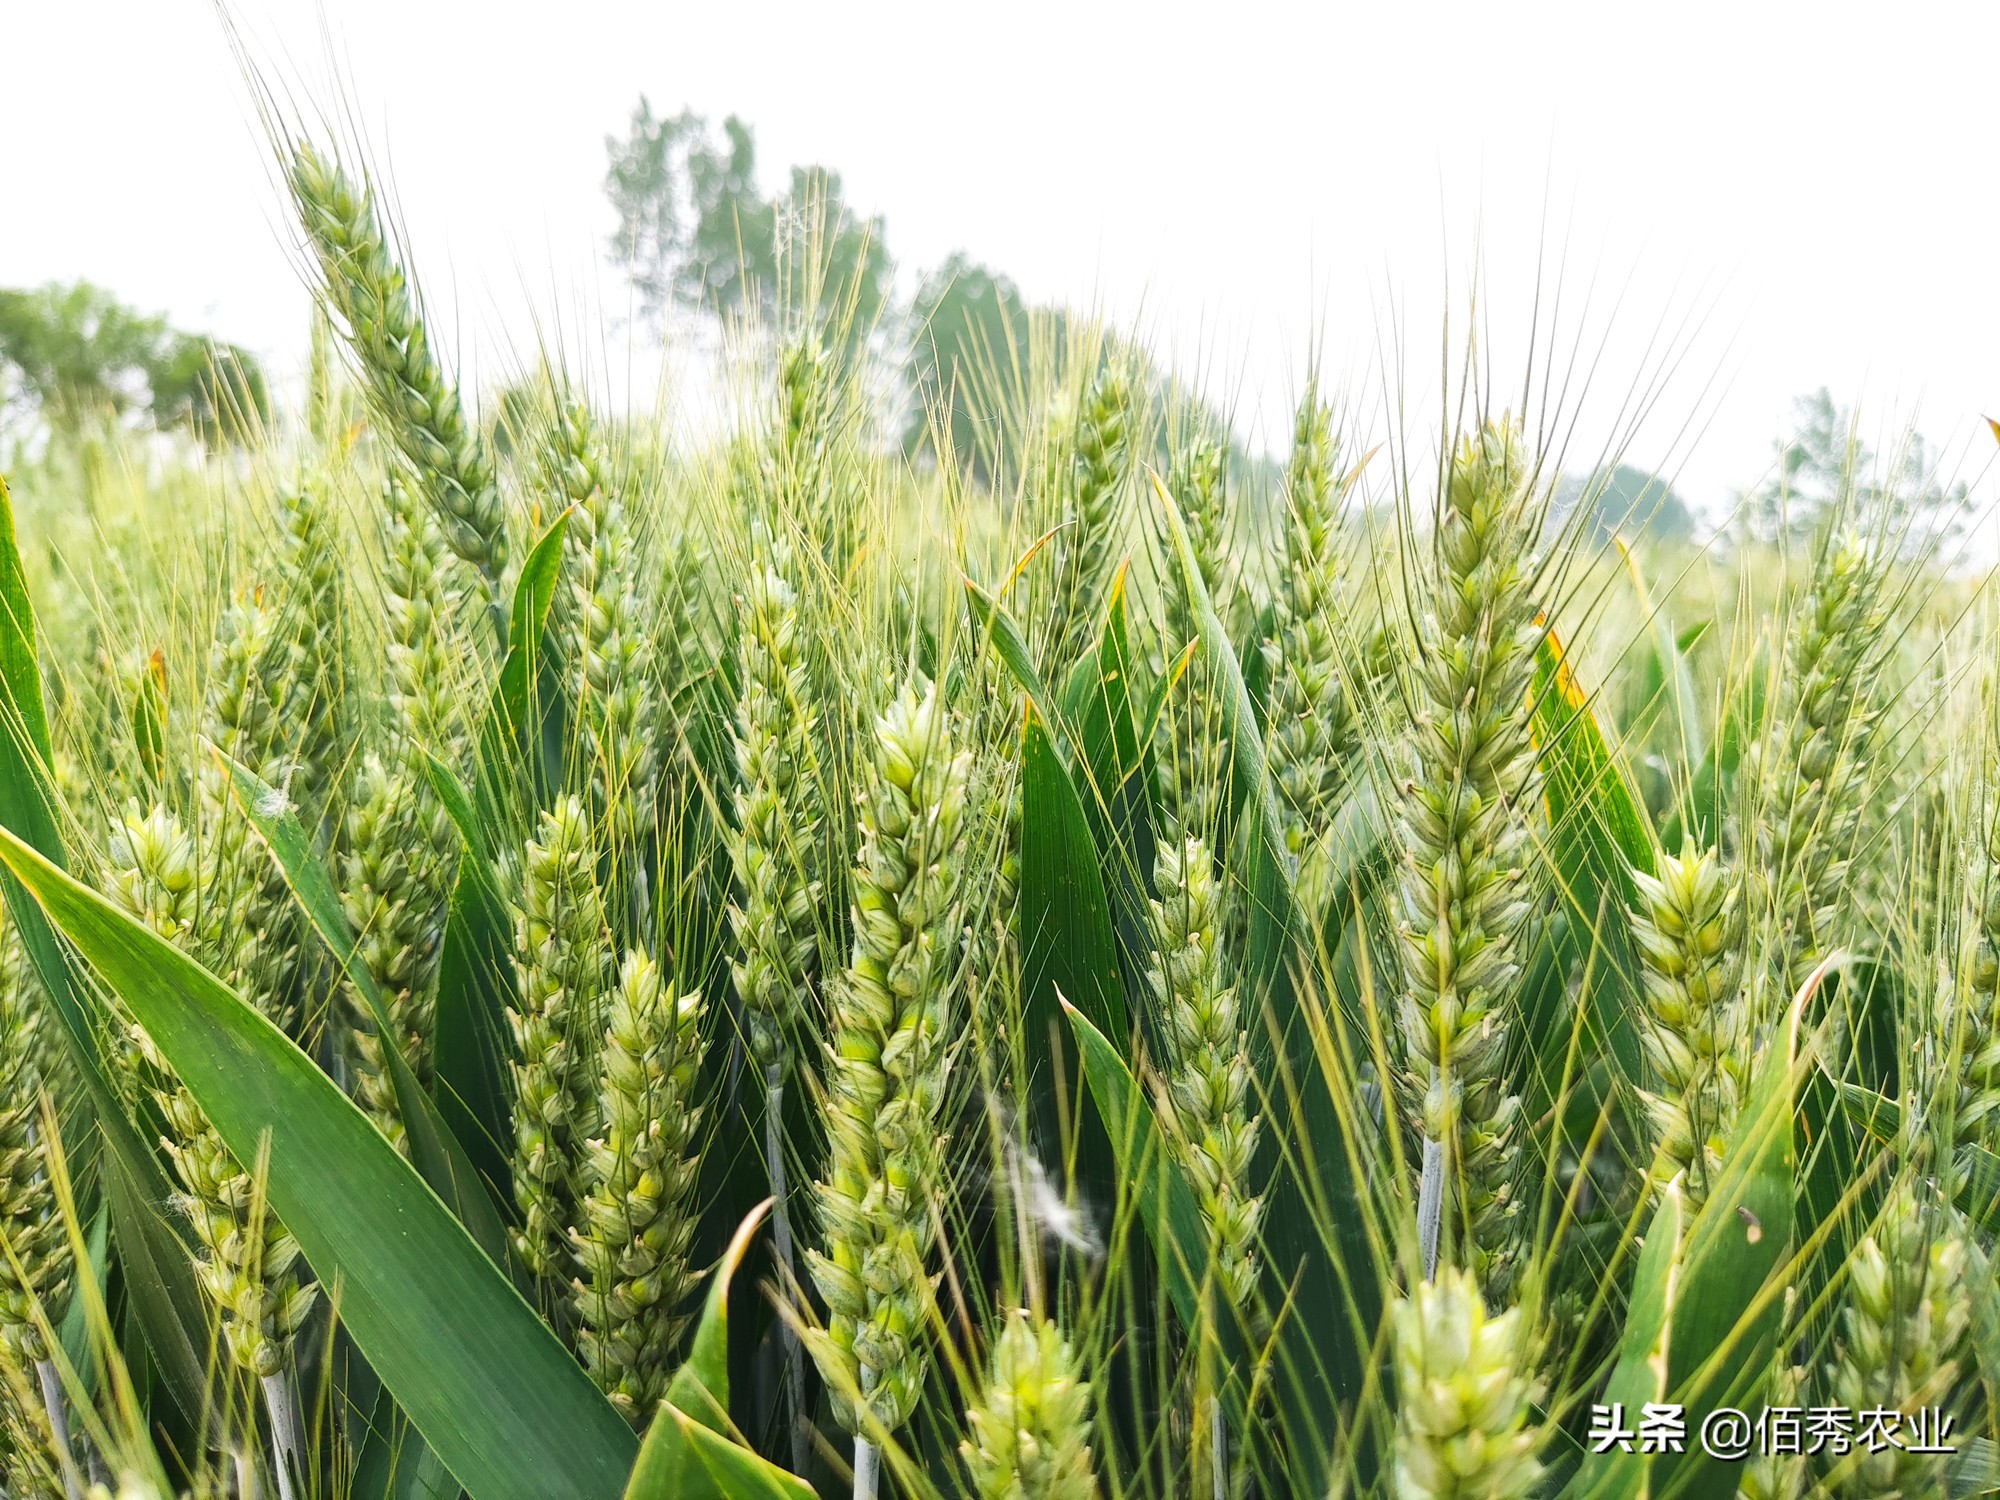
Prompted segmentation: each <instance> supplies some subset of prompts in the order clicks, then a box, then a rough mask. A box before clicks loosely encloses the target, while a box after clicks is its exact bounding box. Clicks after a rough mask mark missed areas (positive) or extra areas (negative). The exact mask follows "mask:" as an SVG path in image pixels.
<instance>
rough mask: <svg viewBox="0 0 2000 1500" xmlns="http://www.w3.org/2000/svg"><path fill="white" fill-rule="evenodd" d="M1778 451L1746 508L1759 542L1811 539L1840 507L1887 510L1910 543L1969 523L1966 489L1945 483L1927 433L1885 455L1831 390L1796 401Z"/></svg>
mask: <svg viewBox="0 0 2000 1500" xmlns="http://www.w3.org/2000/svg"><path fill="white" fill-rule="evenodd" d="M1773 446H1774V449H1775V459H1776V461H1775V462H1774V464H1773V465H1772V470H1771V473H1770V475H1769V476H1768V477H1767V478H1766V479H1765V480H1764V482H1763V483H1762V484H1760V485H1759V486H1758V487H1757V488H1756V489H1754V490H1752V491H1750V492H1749V493H1748V494H1747V495H1745V496H1743V500H1742V507H1741V514H1742V522H1743V525H1744V527H1745V528H1746V529H1747V530H1748V531H1749V533H1750V535H1752V536H1753V537H1756V538H1758V539H1760V540H1763V541H1781V540H1784V539H1787V538H1791V539H1800V538H1804V537H1808V536H1811V535H1812V534H1813V533H1814V532H1815V531H1816V530H1817V529H1818V528H1819V525H1820V522H1821V520H1822V519H1823V518H1824V517H1825V516H1826V514H1827V513H1828V511H1829V510H1831V509H1832V508H1833V507H1834V506H1836V505H1840V504H1851V505H1858V506H1862V507H1866V508H1876V507H1881V508H1883V509H1884V511H1885V513H1887V514H1890V515H1893V517H1894V519H1895V524H1896V525H1898V526H1899V527H1900V529H1901V530H1903V531H1904V532H1905V533H1906V534H1907V539H1908V543H1909V544H1911V545H1916V544H1920V543H1922V542H1924V541H1925V540H1927V539H1928V540H1933V541H1937V542H1943V541H1947V540H1949V539H1951V538H1953V537H1955V536H1957V535H1958V534H1959V533H1960V532H1961V531H1963V530H1964V528H1965V525H1966V523H1967V521H1968V519H1969V505H1968V497H1967V492H1966V487H1965V485H1964V484H1963V483H1958V484H1952V485H1946V484H1944V483H1943V482H1941V481H1940V479H1939V478H1938V472H1937V470H1938V453H1937V450H1936V449H1935V448H1934V447H1933V446H1932V445H1931V444H1930V443H1929V442H1928V441H1927V440H1926V439H1925V437H1924V435H1923V434H1922V433H1921V432H1918V431H1917V430H1916V429H1915V428H1914V427H1913V428H1910V429H1909V430H1908V431H1907V432H1905V433H1904V434H1903V435H1902V436H1901V438H1899V439H1898V441H1897V443H1896V446H1895V448H1894V450H1893V451H1892V452H1889V453H1886V454H1878V453H1877V452H1876V451H1875V450H1874V449H1872V448H1870V447H1869V446H1868V444H1866V443H1865V442H1863V441H1862V440H1861V434H1860V430H1859V428H1858V427H1857V426H1856V424H1855V420H1854V413H1853V411H1852V409H1851V408H1849V407H1846V406H1841V405H1838V404H1836V403H1835V401H1834V399H1833V395H1832V393H1831V392H1830V391H1828V390H1827V388H1826V387H1825V386H1821V387H1820V388H1819V389H1818V390H1816V391H1814V392H1813V393H1812V394H1811V395H1808V396H1800V397H1798V398H1796V399H1795V400H1794V401H1793V402H1792V423H1791V431H1790V433H1788V434H1787V435H1786V436H1785V437H1782V438H1780V439H1778V440H1777V442H1776V443H1775V444H1774V445H1773Z"/></svg>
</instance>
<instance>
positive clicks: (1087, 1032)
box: [1063, 1005, 1240, 1357]
mask: <svg viewBox="0 0 2000 1500" xmlns="http://www.w3.org/2000/svg"><path fill="white" fill-rule="evenodd" d="M1063 1010H1064V1013H1065V1015H1066V1016H1067V1018H1068V1020H1069V1024H1070V1029H1071V1031H1072V1032H1073V1033H1074V1035H1075V1037H1076V1042H1077V1050H1078V1053H1079V1055H1080V1056H1081V1058H1082V1061H1083V1076H1084V1080H1085V1082H1087V1083H1088V1084H1089V1085H1090V1094H1091V1098H1092V1099H1094V1100H1095V1101H1096V1103H1097V1110H1098V1113H1099V1114H1100V1115H1102V1116H1103V1118H1104V1122H1105V1125H1106V1127H1107V1128H1108V1129H1109V1131H1110V1134H1111V1145H1112V1149H1113V1150H1114V1151H1115V1152H1116V1153H1117V1156H1118V1170H1119V1175H1120V1176H1121V1177H1123V1178H1124V1179H1125V1180H1126V1182H1128V1183H1129V1184H1131V1192H1132V1199H1133V1203H1134V1206H1135V1208H1136V1210H1137V1213H1138V1216H1139V1223H1140V1226H1141V1227H1142V1228H1143V1229H1144V1230H1145V1231H1146V1238H1147V1240H1148V1241H1149V1242H1150V1243H1151V1245H1152V1247H1153V1258H1154V1260H1155V1261H1156V1263H1157V1264H1158V1265H1159V1267H1160V1269H1161V1271H1162V1272H1163V1274H1164V1275H1165V1277H1166V1282H1167V1295H1168V1296H1169V1297H1171V1298H1172V1299H1173V1304H1174V1311H1175V1312H1177V1313H1179V1314H1180V1316H1181V1320H1182V1322H1183V1323H1184V1324H1185V1325H1186V1326H1187V1327H1189V1328H1195V1327H1198V1326H1199V1325H1200V1322H1201V1298H1202V1281H1203V1278H1204V1277H1205V1276H1206V1274H1207V1270H1208V1258H1209V1257H1208V1227H1207V1225H1206V1224H1204V1223H1203V1222H1202V1217H1201V1207H1200V1204H1199V1203H1198V1202H1197V1201H1196V1199H1195V1195H1194V1189H1193V1188H1191V1187H1189V1186H1188V1182H1187V1177H1186V1175H1185V1174H1184V1173H1183V1172H1182V1171H1181V1168H1180V1165H1179V1163H1177V1162H1176V1161H1175V1160H1174V1157H1173V1153H1172V1152H1171V1151H1170V1150H1169V1149H1168V1148H1167V1141H1166V1139H1165V1137H1164V1136H1162V1134H1161V1133H1160V1129H1159V1124H1158V1122H1157V1121H1156V1120H1155V1119H1154V1117H1153V1106H1152V1104H1151V1102H1150V1101H1149V1100H1148V1099H1147V1097H1146V1093H1145V1090H1144V1089H1142V1088H1141V1087H1140V1086H1139V1080H1138V1079H1136V1078H1134V1077H1133V1076H1132V1070H1131V1068H1130V1067H1128V1066H1127V1064H1126V1062H1125V1059H1124V1057H1123V1056H1121V1055H1120V1054H1119V1051H1118V1049H1117V1048H1116V1047H1114V1046H1113V1045H1112V1044H1111V1042H1110V1040H1109V1039H1108V1038H1106V1037H1105V1035H1104V1033H1103V1032H1101V1031H1099V1030H1098V1029H1097V1028H1096V1027H1095V1026H1093V1025H1091V1024H1090V1021H1089V1019H1088V1018H1087V1017H1086V1016H1085V1015H1084V1014H1083V1013H1082V1012H1081V1011H1079V1010H1078V1009H1077V1008H1076V1007H1075V1006H1073V1005H1065V1006H1064V1007H1063ZM1227 1331H1228V1332H1233V1331H1234V1330H1233V1329H1231V1330H1227ZM1235 1353H1240V1345H1239V1347H1238V1348H1237V1349H1236V1350H1234V1351H1232V1357H1234V1354H1235Z"/></svg>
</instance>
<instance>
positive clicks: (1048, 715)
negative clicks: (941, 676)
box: [965, 578, 1060, 724]
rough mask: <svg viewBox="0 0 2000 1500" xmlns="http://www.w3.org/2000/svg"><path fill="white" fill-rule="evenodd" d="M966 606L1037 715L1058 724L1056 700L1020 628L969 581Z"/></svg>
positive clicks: (997, 602)
mask: <svg viewBox="0 0 2000 1500" xmlns="http://www.w3.org/2000/svg"><path fill="white" fill-rule="evenodd" d="M965 606H966V608H967V609H968V610H970V611H971V613H972V626H973V629H974V630H976V631H977V632H978V633H979V634H980V635H981V636H983V637H984V638H985V639H986V640H987V642H988V643H989V644H991V646H992V647H993V649H994V650H995V651H996V652H998V653H999V656H1000V660H1001V661H1002V662H1004V663H1005V664H1006V667H1007V670H1008V671H1010V672H1012V673H1013V674H1014V680H1015V681H1016V682H1018V683H1020V684H1021V690H1022V691H1023V692H1025V693H1026V694H1027V695H1028V701H1029V702H1030V703H1032V704H1034V706H1035V712H1036V713H1038V714H1040V715H1041V716H1042V721H1043V722H1044V723H1047V724H1055V723H1059V722H1060V721H1059V720H1058V719H1057V717H1056V710H1055V700H1054V699H1053V698H1051V697H1050V696H1049V690H1048V685H1047V684H1046V683H1044V682H1043V681H1042V674H1041V673H1040V672H1039V671H1037V670H1036V669H1035V658H1034V656H1033V655H1032V654H1031V653H1030V652H1029V650H1028V642H1027V640H1026V638H1025V637H1023V636H1022V634H1021V627H1020V626H1019V625H1017V624H1015V623H1014V617H1013V616H1012V615H1010V614H1008V613H1007V609H1006V606H1004V605H1002V604H1001V603H1000V602H999V601H998V600H996V599H994V597H993V596H992V595H991V594H989V593H987V592H986V590H984V589H982V588H981V587H980V586H979V585H978V584H976V583H974V582H973V581H972V580H971V579H970V578H968V579H966V580H965Z"/></svg>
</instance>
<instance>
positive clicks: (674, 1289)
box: [573, 953, 702, 1426]
mask: <svg viewBox="0 0 2000 1500" xmlns="http://www.w3.org/2000/svg"><path fill="white" fill-rule="evenodd" d="M701 1012H702V998H701V992H700V991H699V990H695V991H691V992H690V993H687V994H684V995H683V994H676V993H674V991H673V990H671V989H670V988H668V986H667V984H666V982H665V978H664V976H663V975H662V974H661V973H660V970H659V967H658V966H657V965H656V964H655V963H654V962H653V961H652V959H650V958H648V957H646V956H645V955H644V954H642V953H633V954H628V955H627V956H626V959H625V963H624V966H623V967H622V968H621V969H620V971H619V975H618V982H617V985H616V986H615V987H614V989H613V990H612V995H611V1015H610V1020H609V1024H608V1025H607V1026H606V1028H605V1034H604V1050H603V1057H602V1067H601V1072H602V1075H603V1080H604V1081H603V1084H602V1091H601V1103H600V1114H601V1116H602V1118H603V1120H604V1133H603V1135H602V1136H601V1137H600V1138H599V1139H597V1140H593V1141H592V1142H590V1144H589V1147H588V1150H587V1154H586V1160H585V1165H584V1180H585V1181H586V1182H587V1183H588V1185H589V1186H588V1191H587V1192H586V1194H585V1197H584V1200H583V1204H582V1214H581V1222H580V1223H579V1224H578V1226H577V1228H576V1230H575V1232H574V1235H573V1239H574V1242H575V1247H576V1259H577V1264H578V1266H579V1268H580V1270H581V1272H582V1275H581V1278H580V1280H579V1281H578V1284H577V1288H576V1306H577V1312H578V1319H579V1322H580V1323H581V1325H582V1327H581V1329H580V1331H579V1333H578V1338H577V1345H578V1350H579V1352H580V1353H581V1354H582V1356H583V1361H584V1364H585V1366H586V1367H587V1368H588V1369H589V1370H590V1373H591V1375H592V1377H593V1378H594V1379H595V1380H596V1381H597V1383H598V1385H599V1386H600V1387H602V1388H603V1390H604V1391H605V1393H606V1394H607V1395H608V1396H610V1398H611V1401H612V1404H613V1405H615V1406H616V1407H617V1408H618V1409H619V1410H620V1411H621V1412H623V1413H624V1415H625V1418H626V1420H627V1421H629V1422H631V1423H633V1425H635V1426H644V1425H645V1424H646V1423H647V1422H648V1421H650V1420H651V1418H652V1414H653V1412H654V1410H655V1409H656V1408H657V1407H658V1405H659V1401H660V1398H661V1397H662V1396H663V1395H665V1394H666V1389H667V1380H668V1377H669V1376H670V1375H671V1374H672V1372H673V1367H672V1359H671V1356H672V1354H673V1351H674V1345H675V1342H676V1340H677V1338H678V1337H679V1333H680V1329H681V1327H682V1324H683V1321H684V1319H683V1318H682V1317H681V1316H679V1315H678V1314H677V1313H676V1309H677V1308H678V1307H679V1306H680V1304H681V1303H682V1302H683V1301H684V1300H685V1299H686V1297H687V1294H688V1292H689V1291H690V1290H691V1289H692V1288H693V1286H694V1284H695V1281H696V1280H697V1277H696V1275H695V1273H694V1270H693V1269H692V1267H690V1265H689V1264H688V1251H689V1247H690V1246H691V1244H692V1243H693V1240H694V1232H695V1229H696V1227H697V1225H698V1224H699V1221H700V1213H699V1211H698V1205H697V1204H696V1203H695V1202H694V1201H693V1197H692V1195H693V1191H694V1187H695V1183H696V1179H697V1178H698V1176H699V1175H700V1170H701V1160H700V1157H699V1155H698V1154H697V1152H696V1150H695V1136H696V1131H697V1130H698V1128H699V1126H700V1123H701V1116H702V1110H701V1108H700V1106H698V1105H697V1104H696V1103H695V1102H694V1087H695V1074H696V1070H697V1069H698V1068H699V1067H700V1064H701V1030H700V1028H701Z"/></svg>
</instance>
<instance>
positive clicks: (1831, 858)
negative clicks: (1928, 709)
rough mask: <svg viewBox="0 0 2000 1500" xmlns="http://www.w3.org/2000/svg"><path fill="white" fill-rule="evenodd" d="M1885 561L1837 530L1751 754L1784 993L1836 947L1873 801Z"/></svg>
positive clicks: (1760, 850) (1758, 834) (1751, 783)
mask: <svg viewBox="0 0 2000 1500" xmlns="http://www.w3.org/2000/svg"><path fill="white" fill-rule="evenodd" d="M1886 577H1887V567H1886V564H1885V563H1884V561H1883V559H1882V558H1881V557H1880V556H1879V555H1878V554H1877V552H1876V551H1875V550H1873V549H1871V548H1870V547H1869V546H1868V544H1867V543H1866V542H1865V541H1864V540H1863V539H1862V538H1861V537H1859V536H1857V535H1855V534H1853V533H1851V532H1842V533H1840V534H1838V535H1836V536H1834V537H1833V538H1831V539H1830V540H1829V542H1828V544H1827V546H1826V548H1825V549H1824V551H1823V553H1822V555H1821V557H1820V560H1819V562H1818V564H1817V565H1816V566H1815V569H1814V572H1813V580H1812V587H1811V589H1810V591H1809V592H1808V593H1807V595H1806V598H1805V600H1804V602H1803V604H1802V606H1801V607H1800V608H1799V610H1798V612H1797V614H1796V616H1795V618H1794V621H1793V626H1792V630H1791V633H1790V635H1789V637H1788V639H1787V642H1786V647H1785V676H1784V679H1783V688H1784V702H1783V704H1782V706H1781V714H1780V717H1778V719H1777V720H1776V730H1775V732H1774V733H1773V734H1772V735H1770V736H1768V737H1766V738H1764V739H1762V740H1759V741H1757V742H1755V743H1753V744H1752V745H1751V746H1750V747H1749V750H1748V752H1747V754H1746V756H1745V760H1746V765H1745V768H1744V769H1745V771H1746V772H1747V773H1748V774H1747V776H1746V777H1745V782H1746V785H1747V786H1748V787H1750V788H1751V789H1752V791H1753V792H1754V794H1755V796H1756V797H1757V799H1758V802H1757V809H1756V811H1757V816H1756V822H1755V829H1754V847H1755V848H1756V851H1757V855H1758V859H1759V862H1760V867H1761V873H1762V875H1763V878H1764V880H1765V882H1766V884H1767V887H1768V900H1769V904H1770V909H1771V911H1772V912H1773V914H1774V915H1775V916H1776V917H1777V919H1778V921H1779V923H1780V925H1781V928H1782V931H1783V935H1784V945H1785V955H1786V969H1785V975H1784V978H1785V980H1786V985H1785V990H1784V993H1785V994H1787V995H1790V994H1794V993H1796V992H1797V990H1798V987H1799V986H1800V985H1801V984H1803V983H1804V982H1805V980H1806V977H1807V976H1808V975H1810V974H1811V973H1812V971H1813V969H1814V968H1815V967H1817V966H1818V964H1819V961H1820V959H1822V958H1824V957H1825V956H1826V954H1827V953H1829V952H1830V951H1832V948H1833V946H1834V943H1833V932H1834V927H1835V924H1836V923H1837V922H1838V920H1839V915H1840V911H1841V908H1842V906H1843V903H1844V899H1845V895H1844V893H1845V889H1846V885H1847V874H1848V870H1849V867H1850V863H1851V860H1852V856H1853V849H1854V838H1855V831H1856V829H1857V828H1858V827H1859V825H1860V821H1861V810H1862V807H1863V805H1864V804H1865V803H1866V801H1867V776H1868V751H1869V747H1870V743H1871V741H1872V740H1873V737H1874V730H1875V725H1876V720H1877V718H1878V717H1879V710H1878V709H1876V708H1875V707H1874V706H1873V703H1872V701H1871V700H1872V696H1873V693H1874V688H1875V683H1876V680H1877V678H1878V677H1879V676H1880V673H1881V668H1882V662H1883V656H1884V652H1883V641H1884V639H1885V630H1884V625H1885V621H1886V616H1885V612H1884V610H1883V607H1882V591H1883V585H1884V583H1885V581H1886Z"/></svg>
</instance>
